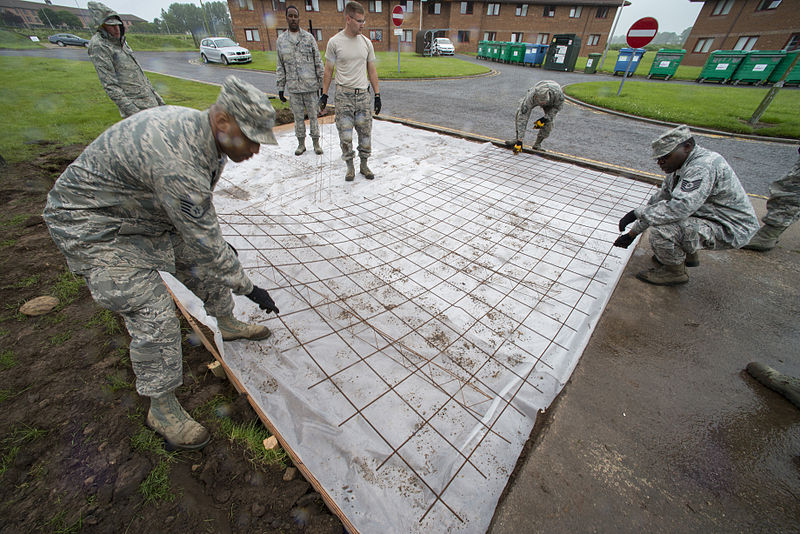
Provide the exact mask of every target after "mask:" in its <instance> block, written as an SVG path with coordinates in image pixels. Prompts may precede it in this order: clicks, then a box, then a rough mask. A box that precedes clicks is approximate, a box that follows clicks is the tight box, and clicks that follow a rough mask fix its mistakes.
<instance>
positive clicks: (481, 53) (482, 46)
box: [476, 41, 486, 59]
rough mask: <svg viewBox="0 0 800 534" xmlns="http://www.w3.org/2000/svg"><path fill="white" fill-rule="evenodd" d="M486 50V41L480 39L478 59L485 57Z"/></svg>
mask: <svg viewBox="0 0 800 534" xmlns="http://www.w3.org/2000/svg"><path fill="white" fill-rule="evenodd" d="M485 52H486V41H478V55H477V56H476V57H477V58H478V59H482V58H483V57H484V53H485Z"/></svg>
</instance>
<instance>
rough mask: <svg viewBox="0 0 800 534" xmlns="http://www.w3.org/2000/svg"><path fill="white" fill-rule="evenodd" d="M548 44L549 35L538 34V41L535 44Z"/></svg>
mask: <svg viewBox="0 0 800 534" xmlns="http://www.w3.org/2000/svg"><path fill="white" fill-rule="evenodd" d="M549 42H550V34H549V33H540V34H539V40H538V41H536V44H548V43H549Z"/></svg>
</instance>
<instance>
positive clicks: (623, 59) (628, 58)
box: [614, 48, 645, 77]
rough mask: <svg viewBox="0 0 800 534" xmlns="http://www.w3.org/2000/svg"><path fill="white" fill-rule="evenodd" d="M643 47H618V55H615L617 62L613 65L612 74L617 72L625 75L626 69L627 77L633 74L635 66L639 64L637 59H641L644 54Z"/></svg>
mask: <svg viewBox="0 0 800 534" xmlns="http://www.w3.org/2000/svg"><path fill="white" fill-rule="evenodd" d="M644 53H645V49H644V48H637V49H635V50H634V49H633V48H620V49H619V56H617V63H616V64H615V65H614V76H616V75H617V74H622V75H623V76H624V75H625V71H628V77H631V76H633V73H634V72H636V67H638V66H639V60H640V59H642V56H644ZM628 63H630V64H631V66H630V70H628Z"/></svg>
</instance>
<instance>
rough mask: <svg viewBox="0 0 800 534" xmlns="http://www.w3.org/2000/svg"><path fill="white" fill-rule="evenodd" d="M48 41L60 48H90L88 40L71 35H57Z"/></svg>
mask: <svg viewBox="0 0 800 534" xmlns="http://www.w3.org/2000/svg"><path fill="white" fill-rule="evenodd" d="M47 40H48V41H50V42H51V43H53V44H57V45H58V46H67V45H74V46H89V41H88V39H84V38H83V37H78V36H77V35H72V34H71V33H56V34H53V35H51V36H50V37H48V38H47Z"/></svg>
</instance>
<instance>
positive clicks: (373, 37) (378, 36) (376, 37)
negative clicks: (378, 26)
mask: <svg viewBox="0 0 800 534" xmlns="http://www.w3.org/2000/svg"><path fill="white" fill-rule="evenodd" d="M369 40H370V41H383V30H370V31H369Z"/></svg>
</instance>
